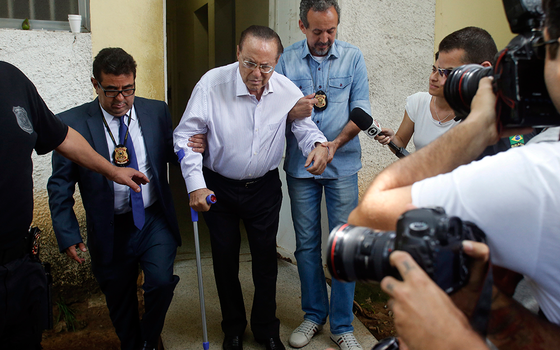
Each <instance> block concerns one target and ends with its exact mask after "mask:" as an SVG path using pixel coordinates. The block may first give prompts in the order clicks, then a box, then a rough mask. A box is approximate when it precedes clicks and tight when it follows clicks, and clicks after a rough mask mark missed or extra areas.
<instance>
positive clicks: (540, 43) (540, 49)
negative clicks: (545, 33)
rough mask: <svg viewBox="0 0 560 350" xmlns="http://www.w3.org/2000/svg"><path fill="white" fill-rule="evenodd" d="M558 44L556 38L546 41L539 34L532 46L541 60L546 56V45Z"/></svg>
mask: <svg viewBox="0 0 560 350" xmlns="http://www.w3.org/2000/svg"><path fill="white" fill-rule="evenodd" d="M552 44H558V39H552V40H548V41H544V38H543V37H542V36H541V37H540V38H538V39H537V41H536V42H535V43H534V44H533V48H534V49H535V56H537V58H538V59H540V60H543V59H544V57H545V56H546V49H545V47H546V45H552Z"/></svg>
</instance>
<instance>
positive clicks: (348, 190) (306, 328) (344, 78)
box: [276, 0, 371, 350]
mask: <svg viewBox="0 0 560 350" xmlns="http://www.w3.org/2000/svg"><path fill="white" fill-rule="evenodd" d="M339 14H340V8H339V6H338V4H337V2H336V0H302V1H301V4H300V21H299V26H300V29H301V31H302V32H303V33H304V34H305V36H306V39H305V40H302V41H300V42H297V43H295V44H293V45H291V46H290V47H288V48H287V49H286V50H285V51H284V54H283V55H282V56H281V57H280V60H279V62H278V65H277V66H276V71H277V72H278V73H281V74H284V75H285V76H287V77H288V78H290V80H292V81H293V82H294V83H295V84H296V85H297V86H298V87H299V88H300V89H301V90H302V92H303V94H304V95H306V96H305V97H303V98H301V99H300V101H299V102H298V104H296V106H295V107H294V109H293V110H292V111H291V112H290V114H289V117H290V118H291V119H294V118H301V117H305V116H309V115H310V114H311V116H312V120H313V121H314V122H315V123H316V124H317V126H318V127H319V129H320V130H321V131H322V132H323V134H324V135H325V136H326V137H327V139H328V140H329V141H330V142H329V143H328V145H329V160H331V161H330V163H329V165H328V166H327V169H326V170H325V171H324V172H323V174H322V175H320V176H312V175H310V174H309V173H307V172H306V171H305V167H304V166H303V165H304V163H305V158H304V157H302V155H301V152H300V151H299V150H298V146H297V142H296V140H295V138H294V135H293V134H292V133H291V132H290V131H289V130H288V131H287V132H286V138H287V151H286V159H285V163H284V170H285V171H286V173H287V183H288V189H289V193H290V200H291V206H292V218H293V221H294V229H295V232H296V252H295V257H296V259H297V265H298V271H299V276H300V281H301V294H302V309H303V311H304V312H305V316H304V321H303V323H302V324H301V325H300V326H299V327H298V328H297V329H296V330H295V331H294V332H293V333H292V335H291V336H290V345H291V346H292V347H295V348H300V347H303V346H305V345H307V344H308V343H309V341H310V340H311V338H312V337H313V335H315V333H317V332H318V331H320V330H321V328H322V326H323V325H324V324H325V322H326V320H327V316H328V315H330V327H331V339H332V340H333V341H334V342H336V343H337V344H338V345H339V346H340V348H341V350H358V349H361V348H362V347H361V346H360V344H359V343H358V342H357V341H356V338H355V337H354V335H353V331H354V329H353V327H352V324H351V323H352V320H353V319H354V314H353V313H352V305H353V299H354V283H344V282H339V281H337V280H334V279H333V281H332V286H331V303H330V307H329V300H328V295H327V287H326V282H325V275H324V271H323V265H322V261H321V238H322V233H321V218H320V216H321V213H320V210H321V208H320V204H321V197H322V193H323V190H324V191H325V199H326V202H327V211H328V217H329V229H330V230H332V229H333V228H334V227H335V226H336V225H339V224H342V223H345V222H346V221H347V219H348V215H349V214H350V212H351V211H352V210H353V208H355V207H356V206H357V204H358V174H357V173H358V170H360V169H361V166H362V165H361V149H360V141H359V139H358V137H356V135H357V134H358V133H359V131H360V129H359V128H358V127H357V126H356V125H355V124H354V123H353V122H352V121H350V120H349V113H350V111H351V110H352V109H354V108H356V107H360V108H362V109H363V110H364V111H366V112H368V113H371V109H370V104H369V85H368V75H367V70H366V65H365V62H364V57H363V55H362V53H361V52H360V50H359V49H358V48H357V47H355V46H352V45H350V44H348V43H345V42H341V41H338V40H335V36H336V30H337V26H338V23H339Z"/></svg>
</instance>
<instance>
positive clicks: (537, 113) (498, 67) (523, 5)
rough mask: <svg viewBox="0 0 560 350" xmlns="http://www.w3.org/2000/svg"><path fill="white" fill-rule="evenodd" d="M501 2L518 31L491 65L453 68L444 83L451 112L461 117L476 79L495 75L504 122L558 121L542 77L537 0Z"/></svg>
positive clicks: (546, 123) (509, 124)
mask: <svg viewBox="0 0 560 350" xmlns="http://www.w3.org/2000/svg"><path fill="white" fill-rule="evenodd" d="M503 4H504V9H505V11H506V16H507V19H508V22H509V26H510V28H511V32H512V33H515V34H519V35H518V36H516V37H515V38H513V39H512V40H511V41H510V43H509V44H508V45H507V46H506V48H505V49H503V50H502V51H500V52H499V53H498V55H497V58H496V59H495V62H494V65H493V67H487V68H484V67H482V66H480V65H478V64H467V65H464V66H460V67H457V68H455V69H454V70H453V71H452V72H451V73H450V74H449V76H448V77H447V81H446V83H445V85H444V88H443V89H444V90H443V91H444V95H445V99H446V100H447V102H448V103H449V105H450V106H451V108H453V110H454V111H455V114H456V117H455V119H456V120H461V119H464V118H466V117H467V115H468V114H469V113H470V106H471V102H472V99H473V97H474V95H475V94H476V91H477V89H478V82H479V81H480V79H482V78H483V77H486V76H493V77H494V82H493V86H494V93H495V94H496V95H497V98H498V101H497V104H496V114H497V116H498V117H499V119H500V122H501V124H502V126H504V127H521V126H531V127H545V126H555V125H560V115H559V114H558V112H557V111H556V109H555V108H554V104H553V103H552V101H551V100H550V97H549V95H548V91H547V90H546V85H545V82H544V57H545V52H546V51H545V46H544V45H543V42H544V39H543V34H542V32H541V31H540V29H541V27H542V24H543V20H544V13H543V10H542V5H541V0H503Z"/></svg>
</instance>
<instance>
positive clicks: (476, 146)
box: [348, 78, 499, 230]
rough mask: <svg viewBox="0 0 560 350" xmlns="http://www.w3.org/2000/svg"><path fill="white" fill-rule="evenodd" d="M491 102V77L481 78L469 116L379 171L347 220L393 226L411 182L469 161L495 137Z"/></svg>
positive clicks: (408, 197)
mask: <svg viewBox="0 0 560 350" xmlns="http://www.w3.org/2000/svg"><path fill="white" fill-rule="evenodd" d="M495 101H496V97H495V95H494V93H493V92H492V84H491V79H490V78H484V79H482V80H481V81H480V85H479V89H478V92H477V94H476V96H475V98H474V99H473V103H472V111H471V113H470V114H469V117H468V118H467V119H466V120H465V121H463V122H462V123H460V124H459V125H457V126H456V127H454V128H453V129H451V130H449V131H448V132H447V133H445V134H443V135H442V136H441V137H439V138H437V139H436V140H434V141H433V142H432V143H430V144H429V145H427V146H426V147H424V148H422V149H421V150H419V151H417V152H415V153H413V154H411V155H410V156H408V157H405V158H402V159H400V160H399V161H397V162H395V163H393V164H391V165H390V166H389V167H387V168H386V169H385V170H384V171H382V172H381V173H380V174H379V175H378V176H377V177H376V178H375V179H374V181H373V183H372V184H371V186H370V187H369V189H368V190H367V192H366V194H365V195H364V197H363V199H362V201H361V202H360V204H359V205H358V207H357V208H356V209H355V210H354V211H353V212H352V213H351V214H350V217H349V219H348V222H349V223H350V224H352V225H357V226H369V227H373V228H376V229H381V230H391V229H394V228H395V224H396V222H397V218H398V217H399V216H400V215H401V214H402V213H403V212H404V211H405V205H406V204H408V203H411V193H410V191H411V186H412V184H413V183H415V182H417V181H420V180H423V179H426V178H429V177H433V176H436V175H439V174H444V173H448V172H450V171H452V170H453V169H455V168H457V167H458V166H460V165H463V164H467V163H469V162H471V161H472V160H474V159H475V158H476V157H477V156H478V155H479V154H480V153H481V152H482V151H483V150H484V148H486V146H488V145H490V144H493V143H495V142H496V141H497V140H498V139H499V137H498V132H497V128H496V114H495V110H494V108H495Z"/></svg>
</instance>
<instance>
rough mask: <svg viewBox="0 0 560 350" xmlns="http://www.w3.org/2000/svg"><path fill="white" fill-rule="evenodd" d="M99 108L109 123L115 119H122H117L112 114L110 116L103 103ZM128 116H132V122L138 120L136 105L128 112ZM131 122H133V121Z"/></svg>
mask: <svg viewBox="0 0 560 350" xmlns="http://www.w3.org/2000/svg"><path fill="white" fill-rule="evenodd" d="M99 108H101V113H102V114H103V118H105V120H106V121H107V123H110V122H112V121H113V120H114V119H115V118H117V119H120V118H119V117H115V116H114V115H112V114H109V112H107V111H106V110H105V109H104V108H103V107H102V106H101V103H100V104H99ZM126 115H130V116H131V119H132V120H136V110H135V109H134V105H132V108H131V109H130V110H129V111H128V112H126ZM132 120H131V121H132Z"/></svg>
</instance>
